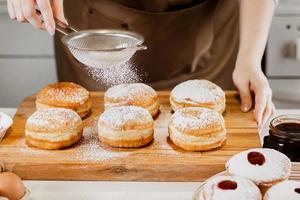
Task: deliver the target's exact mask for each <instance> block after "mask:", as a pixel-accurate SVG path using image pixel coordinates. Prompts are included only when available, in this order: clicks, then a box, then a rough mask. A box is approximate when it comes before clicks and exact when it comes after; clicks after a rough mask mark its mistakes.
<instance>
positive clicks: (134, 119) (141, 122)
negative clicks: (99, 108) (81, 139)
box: [98, 106, 154, 147]
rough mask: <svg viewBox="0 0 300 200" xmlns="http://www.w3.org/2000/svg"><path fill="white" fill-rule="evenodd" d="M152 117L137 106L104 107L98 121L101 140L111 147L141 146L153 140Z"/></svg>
mask: <svg viewBox="0 0 300 200" xmlns="http://www.w3.org/2000/svg"><path fill="white" fill-rule="evenodd" d="M153 132H154V130H153V119H152V116H151V115H150V113H149V112H148V111H147V110H146V109H144V108H141V107H137V106H120V107H112V108H109V109H106V110H105V111H104V112H103V113H102V114H101V115H100V118H99V121H98V135H99V139H100V141H101V142H103V143H105V144H108V145H110V146H113V147H141V146H145V145H147V144H148V143H150V142H151V141H152V140H153Z"/></svg>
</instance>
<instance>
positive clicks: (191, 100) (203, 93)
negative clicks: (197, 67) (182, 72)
mask: <svg viewBox="0 0 300 200" xmlns="http://www.w3.org/2000/svg"><path fill="white" fill-rule="evenodd" d="M224 96H225V93H224V92H223V90H222V89H221V88H220V87H219V86H217V85H216V84H214V83H212V82H210V81H207V80H188V81H185V82H183V83H180V84H179V85H177V86H176V87H175V88H174V89H173V90H172V92H171V97H172V99H173V100H174V101H176V102H179V103H188V104H197V103H212V102H215V101H219V100H220V98H223V97H224Z"/></svg>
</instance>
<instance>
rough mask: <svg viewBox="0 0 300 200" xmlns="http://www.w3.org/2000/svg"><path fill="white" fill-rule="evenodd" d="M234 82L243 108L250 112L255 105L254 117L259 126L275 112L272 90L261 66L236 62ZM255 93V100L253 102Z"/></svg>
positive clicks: (244, 110)
mask: <svg viewBox="0 0 300 200" xmlns="http://www.w3.org/2000/svg"><path fill="white" fill-rule="evenodd" d="M232 77H233V82H234V84H235V86H236V87H237V89H238V91H239V93H240V97H241V110H242V111H243V112H248V111H249V110H251V108H252V106H253V105H254V110H253V114H254V118H255V120H256V121H257V124H258V126H259V127H261V126H262V125H264V124H265V123H266V121H267V119H268V118H269V117H270V116H271V115H273V114H275V106H274V104H273V102H272V90H271V88H270V86H269V83H268V80H267V78H266V77H265V75H264V74H263V72H262V70H261V67H260V66H253V65H248V66H245V64H239V63H237V64H236V67H235V69H234V72H233V75H232ZM252 94H254V98H253V99H254V102H252Z"/></svg>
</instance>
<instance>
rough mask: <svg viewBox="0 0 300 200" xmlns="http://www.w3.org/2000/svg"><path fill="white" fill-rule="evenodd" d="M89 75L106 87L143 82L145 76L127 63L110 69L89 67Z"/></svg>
mask: <svg viewBox="0 0 300 200" xmlns="http://www.w3.org/2000/svg"><path fill="white" fill-rule="evenodd" d="M87 70H88V74H89V75H90V76H91V77H92V78H93V79H94V80H96V81H97V82H100V83H102V84H104V85H106V86H113V85H118V84H123V83H136V82H141V81H142V79H143V74H142V73H141V72H139V71H138V70H137V68H136V67H135V66H134V65H133V64H132V63H131V62H126V63H122V64H119V65H115V66H110V67H106V66H103V67H100V68H94V67H87Z"/></svg>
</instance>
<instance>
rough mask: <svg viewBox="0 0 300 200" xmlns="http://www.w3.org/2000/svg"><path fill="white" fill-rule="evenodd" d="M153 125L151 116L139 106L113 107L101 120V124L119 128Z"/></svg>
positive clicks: (106, 111)
mask: <svg viewBox="0 0 300 200" xmlns="http://www.w3.org/2000/svg"><path fill="white" fill-rule="evenodd" d="M149 122H150V123H152V122H153V119H152V116H151V114H150V113H149V112H148V111H147V110H146V109H144V108H141V107H137V106H120V107H112V108H109V109H107V110H105V111H104V113H102V115H101V116H100V118H99V123H103V124H106V125H110V126H113V127H115V128H119V127H122V126H124V125H125V124H130V123H132V124H135V125H144V124H148V123H149Z"/></svg>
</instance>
